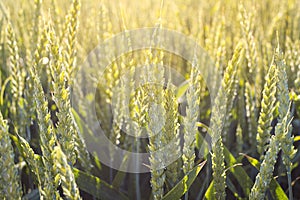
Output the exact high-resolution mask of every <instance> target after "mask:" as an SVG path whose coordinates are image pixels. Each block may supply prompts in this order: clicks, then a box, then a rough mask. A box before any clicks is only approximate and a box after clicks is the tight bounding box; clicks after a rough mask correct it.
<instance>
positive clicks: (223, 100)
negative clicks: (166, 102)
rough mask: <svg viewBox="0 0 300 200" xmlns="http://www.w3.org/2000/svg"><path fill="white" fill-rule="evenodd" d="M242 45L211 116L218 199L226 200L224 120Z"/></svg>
mask: <svg viewBox="0 0 300 200" xmlns="http://www.w3.org/2000/svg"><path fill="white" fill-rule="evenodd" d="M243 52H244V51H243V47H242V44H238V45H237V47H236V49H235V51H234V54H233V57H232V59H231V60H230V61H229V63H228V66H227V68H226V70H225V73H224V77H223V80H222V83H221V84H222V88H221V89H219V91H218V93H217V96H216V98H215V102H214V104H213V107H212V109H213V110H212V116H211V125H210V127H211V134H212V135H211V137H212V169H213V179H214V189H215V193H214V194H215V197H216V199H218V200H219V199H225V196H226V194H225V187H226V184H225V180H226V174H225V163H224V152H223V149H224V148H223V142H222V130H223V127H224V123H225V122H224V120H225V119H226V111H227V103H228V97H229V95H230V94H231V91H232V90H233V89H234V87H235V78H234V77H235V76H231V75H233V74H235V73H237V68H238V65H239V63H240V62H239V60H240V58H241V57H243V56H242V55H243Z"/></svg>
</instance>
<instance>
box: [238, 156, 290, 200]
mask: <svg viewBox="0 0 300 200" xmlns="http://www.w3.org/2000/svg"><path fill="white" fill-rule="evenodd" d="M242 155H244V156H245V157H246V158H247V159H248V161H249V162H250V164H251V165H252V166H253V167H255V168H256V169H257V170H259V168H260V162H259V161H258V160H257V159H255V158H253V157H251V156H248V155H246V154H242ZM269 189H270V192H271V195H272V197H273V198H274V199H277V200H288V197H287V196H286V194H285V192H284V191H283V189H282V188H281V186H280V185H279V184H278V182H277V181H276V180H275V179H274V178H272V180H271V183H270V185H269Z"/></svg>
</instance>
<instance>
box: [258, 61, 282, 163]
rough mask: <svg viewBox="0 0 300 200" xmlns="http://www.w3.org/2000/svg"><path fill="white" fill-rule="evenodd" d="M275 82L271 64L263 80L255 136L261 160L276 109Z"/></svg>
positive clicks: (275, 75)
mask: <svg viewBox="0 0 300 200" xmlns="http://www.w3.org/2000/svg"><path fill="white" fill-rule="evenodd" d="M277 82H278V78H277V69H276V66H275V65H274V64H272V65H271V66H270V68H269V71H268V74H267V76H266V80H265V85H264V89H263V97H262V102H261V110H260V115H259V119H258V127H257V135H256V141H257V151H258V153H259V155H260V158H261V160H262V159H263V154H264V152H265V151H266V150H267V144H268V143H269V140H270V131H271V129H272V126H271V122H272V119H273V114H274V110H275V109H276V106H275V103H276V97H275V95H276V84H277Z"/></svg>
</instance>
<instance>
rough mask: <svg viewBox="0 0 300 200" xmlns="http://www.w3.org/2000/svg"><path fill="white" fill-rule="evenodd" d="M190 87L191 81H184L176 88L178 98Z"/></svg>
mask: <svg viewBox="0 0 300 200" xmlns="http://www.w3.org/2000/svg"><path fill="white" fill-rule="evenodd" d="M188 88H189V81H188V80H187V81H184V82H183V83H181V84H180V85H179V87H178V88H177V90H176V99H180V98H181V97H182V96H183V95H184V93H185V92H186V91H187V89H188Z"/></svg>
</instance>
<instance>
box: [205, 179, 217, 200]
mask: <svg viewBox="0 0 300 200" xmlns="http://www.w3.org/2000/svg"><path fill="white" fill-rule="evenodd" d="M214 192H215V190H214V181H212V182H210V184H209V186H208V188H207V190H206V192H205V199H207V200H215V199H216V198H215V195H214Z"/></svg>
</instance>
